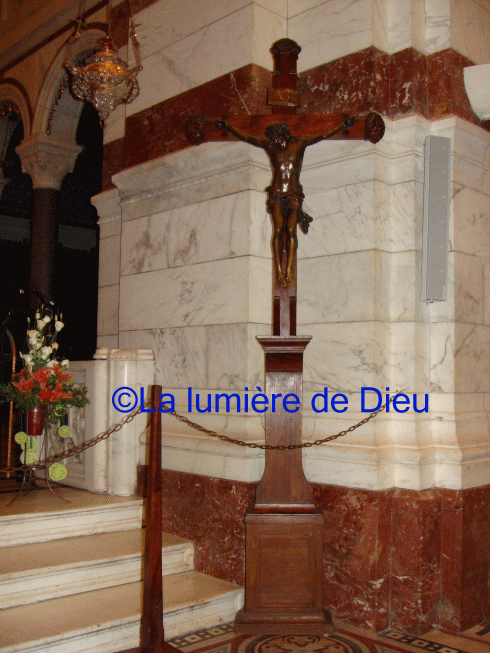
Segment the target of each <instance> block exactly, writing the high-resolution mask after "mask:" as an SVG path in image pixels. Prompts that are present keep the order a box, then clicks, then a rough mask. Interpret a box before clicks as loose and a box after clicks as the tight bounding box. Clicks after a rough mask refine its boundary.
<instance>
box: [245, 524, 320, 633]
mask: <svg viewBox="0 0 490 653" xmlns="http://www.w3.org/2000/svg"><path fill="white" fill-rule="evenodd" d="M245 522H246V537H247V551H246V563H245V564H246V574H247V580H246V584H245V608H244V610H243V611H241V612H240V613H239V614H238V616H237V619H236V621H235V632H237V633H248V634H259V635H260V634H271V635H274V634H281V635H322V634H325V633H329V632H332V629H333V628H332V619H331V617H330V614H329V613H328V612H327V613H324V612H323V611H322V593H321V577H322V526H323V518H322V516H321V515H320V514H295V515H287V514H263V515H255V514H249V515H247V517H246V518H245Z"/></svg>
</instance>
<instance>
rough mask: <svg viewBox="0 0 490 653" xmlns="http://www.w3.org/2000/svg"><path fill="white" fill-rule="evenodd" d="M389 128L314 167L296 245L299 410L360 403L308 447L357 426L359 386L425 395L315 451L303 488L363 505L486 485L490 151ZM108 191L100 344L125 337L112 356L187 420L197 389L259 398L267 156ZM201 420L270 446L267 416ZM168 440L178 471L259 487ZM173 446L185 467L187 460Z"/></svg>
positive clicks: (203, 163) (164, 171)
mask: <svg viewBox="0 0 490 653" xmlns="http://www.w3.org/2000/svg"><path fill="white" fill-rule="evenodd" d="M386 123H387V130H386V136H385V138H384V139H383V141H381V142H380V143H379V144H378V145H376V146H373V145H371V144H369V143H363V142H356V143H354V142H332V143H328V142H324V143H321V144H318V145H315V146H314V147H311V148H309V150H308V151H307V154H306V156H305V162H304V169H303V174H302V181H303V184H304V188H305V194H306V199H305V209H306V210H307V211H308V212H309V213H311V214H312V216H313V217H314V222H313V223H312V226H311V230H310V233H309V234H308V235H307V236H304V235H303V234H302V233H300V234H299V245H300V254H299V265H298V269H299V272H298V274H299V304H298V323H299V326H298V333H299V334H301V335H302V334H304V335H312V336H313V340H312V341H311V343H310V345H309V346H308V347H307V349H306V352H305V370H304V391H305V397H311V395H312V394H313V393H315V392H319V391H321V390H322V389H323V388H324V387H326V386H328V387H329V388H330V389H332V390H333V391H337V392H344V393H347V394H348V396H349V397H350V398H352V411H350V412H349V414H348V415H345V416H335V415H332V414H329V415H314V414H313V413H312V411H311V409H310V410H306V409H305V413H304V436H305V437H307V436H308V434H309V433H310V432H311V433H312V434H313V433H314V437H315V438H316V437H321V435H322V434H323V433H325V434H328V433H332V432H336V431H337V430H340V429H341V428H345V426H349V425H350V424H352V423H354V422H356V421H359V419H361V418H363V417H365V416H366V415H365V414H362V413H360V412H359V409H358V408H357V409H356V400H357V399H356V398H358V397H359V392H360V388H362V387H364V386H372V387H375V388H379V389H380V390H384V388H385V387H389V388H390V389H391V391H392V392H395V391H396V390H400V391H406V392H408V393H413V392H416V393H420V394H424V393H426V392H430V393H431V399H430V401H431V404H430V413H429V414H428V415H425V414H421V415H414V414H413V413H411V414H410V415H397V414H392V413H390V415H389V416H387V415H380V416H379V417H378V418H376V420H373V422H370V423H369V424H367V425H366V426H365V427H363V428H362V429H360V430H359V431H356V432H355V433H353V434H349V436H346V438H345V439H342V440H341V441H336V442H335V443H332V444H331V445H326V446H325V448H323V447H322V448H320V449H316V448H315V449H314V450H313V451H308V453H307V454H306V458H305V461H306V462H305V465H306V469H307V473H308V476H309V478H310V480H315V481H318V482H319V483H332V484H341V485H345V484H349V483H350V484H354V485H356V486H357V487H365V488H371V489H380V488H388V487H392V486H393V485H396V486H398V487H405V488H413V489H420V488H427V487H449V488H455V489H457V488H463V487H471V484H476V485H478V484H485V483H488V482H489V479H488V473H487V472H486V469H488V458H489V442H488V436H487V434H488V432H489V431H488V411H489V410H490V399H489V397H490V387H489V384H490V374H489V372H488V362H487V361H488V360H489V355H490V351H489V345H488V343H489V342H490V337H489V336H490V332H489V329H490V327H489V326H488V323H489V317H488V315H489V313H488V310H487V308H486V303H485V302H484V296H485V288H486V286H485V284H486V285H487V286H488V279H489V278H490V273H489V272H488V265H487V258H488V259H490V256H488V255H487V250H489V249H490V247H489V244H488V242H487V241H488V238H487V235H488V234H487V231H488V229H487V221H488V220H487V218H488V215H487V213H488V201H487V200H488V195H489V194H490V176H489V174H488V166H489V160H488V156H489V154H488V153H489V152H490V148H489V147H488V146H489V144H490V135H489V134H488V133H487V132H485V131H484V130H482V129H480V128H478V127H476V126H474V125H471V124H468V123H467V122H465V121H463V120H461V119H459V118H454V117H452V118H447V119H444V120H440V121H436V122H429V121H427V120H425V119H423V118H420V117H418V116H410V117H407V118H404V119H400V120H397V121H389V120H387V121H386ZM430 133H433V134H439V135H443V136H448V137H450V138H451V140H452V154H453V167H452V184H453V185H452V188H453V201H452V203H451V216H450V218H451V226H450V238H449V244H448V246H449V250H450V254H449V278H448V300H447V301H446V302H441V303H434V304H432V305H426V304H424V303H423V302H421V301H420V249H421V242H422V215H423V205H422V194H423V173H424V170H423V143H424V138H425V136H426V135H428V134H430ZM114 180H115V183H116V185H117V186H118V193H117V194H118V196H120V198H121V199H120V207H119V202H118V201H116V197H115V196H114V194H113V195H112V196H111V197H107V198H106V200H104V197H103V195H104V194H101V196H99V198H97V200H96V201H97V202H99V204H100V205H101V206H102V205H103V204H104V201H105V204H104V206H105V213H104V215H105V216H106V217H105V218H104V217H102V218H101V219H102V220H106V222H102V224H107V226H108V225H109V224H113V226H114V231H106V232H105V233H106V237H105V238H104V241H106V242H105V252H107V253H110V252H112V255H111V256H112V258H113V261H112V263H111V264H109V262H104V265H103V266H102V268H101V271H102V277H101V279H102V280H105V281H106V282H107V284H108V285H106V286H102V287H101V289H100V292H101V297H102V301H101V306H103V307H104V308H103V311H104V314H103V319H102V320H101V331H100V334H101V342H102V343H107V344H108V345H110V344H111V343H113V342H115V338H117V339H118V342H117V345H118V346H120V347H124V348H140V347H148V348H151V349H153V350H154V352H155V357H156V370H157V373H156V379H157V382H158V383H161V384H162V385H163V386H166V387H167V388H174V389H175V392H176V393H177V394H178V395H179V400H178V401H179V402H180V404H181V405H182V403H183V401H184V399H183V393H185V391H186V388H187V387H188V386H194V387H196V388H199V390H200V391H201V392H203V393H204V394H205V393H208V392H211V393H213V392H215V391H216V390H217V389H220V390H232V391H233V390H236V391H238V392H241V391H243V389H244V387H246V386H247V384H250V385H252V384H254V385H255V386H257V385H259V386H260V383H261V381H262V380H263V356H262V352H261V350H260V348H259V347H258V345H257V343H256V341H255V335H266V334H267V333H269V332H270V320H271V315H270V278H271V254H270V249H269V247H270V246H269V241H270V218H269V216H268V215H267V213H266V212H265V193H263V188H264V187H265V186H267V185H268V184H269V183H270V169H269V163H268V161H267V157H266V156H265V155H264V153H263V152H261V151H259V150H257V149H256V148H252V147H250V146H247V145H245V144H243V143H220V144H211V143H209V144H205V145H203V146H200V147H199V148H189V149H188V150H185V151H181V152H178V153H177V154H175V155H172V156H168V157H164V158H162V159H160V160H154V161H151V162H149V163H145V164H142V165H141V166H135V167H134V168H132V169H130V170H126V171H124V172H122V173H119V174H118V175H115V177H114ZM110 192H111V193H112V191H110ZM111 198H112V200H111ZM111 201H112V204H111ZM118 210H119V211H120V213H119V214H118ZM118 215H120V218H118ZM118 219H120V222H119V224H121V221H122V230H121V263H120V275H121V276H120V279H119V282H118V283H115V281H116V269H117V266H118V262H117V243H118V240H117V238H118V237H119V234H118V232H117V228H116V225H117V224H118V222H117V221H118ZM110 220H112V221H113V222H110ZM108 255H109V254H108ZM113 282H114V283H113ZM119 284H120V288H121V302H120V306H119V310H118V295H117V293H118V291H119ZM113 339H114V340H113ZM250 385H249V386H248V387H250ZM177 410H178V408H177ZM196 421H205V422H206V425H210V428H213V429H224V432H226V433H227V434H233V437H236V436H239V434H240V433H242V434H243V437H244V438H248V439H256V440H260V438H261V437H263V430H262V421H261V419H260V418H258V417H257V416H249V417H246V416H232V417H229V416H228V417H227V418H226V419H225V418H224V417H223V416H221V415H218V416H217V415H199V419H198V420H196ZM310 427H311V428H310ZM168 428H169V435H170V436H171V438H172V440H171V445H170V444H169V447H168V452H167V453H168V456H169V460H172V463H171V465H172V469H175V470H176V471H186V472H192V473H199V470H200V469H201V470H206V471H203V472H202V473H205V474H209V475H214V474H217V475H219V474H224V475H225V477H226V478H229V479H232V478H234V476H233V475H234V474H239V479H240V480H244V481H255V480H257V476H258V475H259V474H260V472H259V470H260V464H261V463H260V461H261V460H262V459H261V456H260V455H259V456H257V457H256V455H255V454H254V456H251V457H250V458H248V453H247V454H243V452H240V453H236V454H234V453H233V452H232V451H230V450H229V449H228V448H227V447H228V446H229V445H227V447H224V448H223V446H222V445H217V444H214V443H210V442H208V441H207V440H201V439H200V438H199V437H197V439H196V436H193V435H192V433H190V432H188V431H179V430H176V427H175V425H174V426H171V427H168ZM179 438H182V440H179ZM179 442H181V444H182V451H185V452H186V453H185V455H181V456H180V457H179V453H178V452H179V446H180V445H179ZM141 446H142V447H143V444H142V445H141ZM241 456H244V458H242V457H241ZM228 458H229V460H230V462H227V460H228ZM245 459H246V463H245V462H244V460H245ZM240 461H241V462H240ZM242 464H243V465H242ZM241 465H242V467H241Z"/></svg>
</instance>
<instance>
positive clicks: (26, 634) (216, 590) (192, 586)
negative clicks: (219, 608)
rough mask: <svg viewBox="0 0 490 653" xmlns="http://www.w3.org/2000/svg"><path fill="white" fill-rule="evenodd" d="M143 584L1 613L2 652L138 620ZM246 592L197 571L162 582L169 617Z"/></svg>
mask: <svg viewBox="0 0 490 653" xmlns="http://www.w3.org/2000/svg"><path fill="white" fill-rule="evenodd" d="M141 591H142V584H141V583H128V584H127V585H120V586H118V587H110V588H106V589H101V590H95V591H91V592H84V593H83V594H75V595H72V596H66V597H63V598H57V599H50V600H48V601H41V602H39V603H34V604H29V605H24V606H18V607H14V608H7V609H5V610H2V611H0V651H1V652H3V651H5V652H6V651H15V650H17V647H18V646H20V645H22V644H25V643H26V642H31V641H36V642H39V641H41V640H44V641H46V642H49V641H57V640H60V639H62V638H63V636H66V634H68V633H69V634H70V636H73V635H75V634H76V633H81V632H92V631H96V630H97V629H98V628H99V627H100V626H101V625H102V624H106V625H107V624H112V625H117V624H121V623H124V622H129V621H134V620H138V619H139V616H140V604H141ZM241 591H242V589H241V588H240V587H239V586H237V585H233V584H232V583H229V582H227V581H224V580H220V579H217V578H212V577H211V576H207V575H205V574H202V573H200V572H197V571H185V572H181V573H178V574H172V575H170V576H165V577H164V578H163V594H164V611H165V612H166V613H169V612H173V611H176V610H179V609H185V608H187V607H189V606H196V605H199V604H204V603H210V602H212V601H213V600H214V599H217V598H218V599H219V598H220V597H223V596H224V595H226V594H231V593H233V594H236V593H239V592H241Z"/></svg>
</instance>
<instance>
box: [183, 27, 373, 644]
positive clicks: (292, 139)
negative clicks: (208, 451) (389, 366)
mask: <svg viewBox="0 0 490 653" xmlns="http://www.w3.org/2000/svg"><path fill="white" fill-rule="evenodd" d="M271 51H272V54H273V56H274V73H273V77H272V88H271V89H269V93H268V103H269V104H270V105H271V107H272V113H271V114H267V115H243V116H229V117H227V118H223V117H221V118H206V117H204V116H196V117H194V118H191V119H190V120H189V121H188V123H187V126H186V135H187V138H188V139H189V141H190V142H191V143H193V144H195V145H199V144H200V143H203V142H205V141H224V140H237V139H238V140H242V141H245V142H247V143H250V144H251V145H254V146H256V147H260V148H262V149H264V151H265V152H266V153H267V155H268V156H269V160H270V163H271V168H272V173H273V176H272V184H271V186H270V187H269V188H268V189H267V191H268V193H269V198H268V210H269V213H270V214H271V217H272V223H273V238H272V254H273V275H272V276H273V304H272V315H273V321H272V335H271V336H260V337H257V340H258V341H259V343H260V345H261V346H262V348H263V350H264V353H265V393H266V394H267V396H268V398H269V400H270V399H271V398H272V396H273V395H276V397H284V396H285V395H295V396H296V397H298V398H299V400H300V402H301V399H302V387H303V353H304V350H305V348H306V346H307V345H308V343H309V341H310V340H311V337H310V336H297V335H296V297H297V260H296V259H297V256H296V253H297V235H296V231H297V226H298V224H299V225H300V227H301V228H302V229H303V230H304V231H305V232H306V231H307V230H308V224H309V222H310V221H311V218H310V217H309V216H307V215H306V214H305V213H304V211H303V208H302V204H303V198H304V195H303V190H302V187H301V184H300V174H301V167H302V163H303V155H304V151H305V149H306V147H308V146H309V145H313V144H315V143H318V142H319V141H321V140H326V139H341V140H369V141H370V142H371V143H377V142H378V141H379V140H380V139H381V138H382V137H383V134H384V123H383V120H382V118H381V117H380V116H379V115H378V114H376V113H369V114H368V115H367V116H365V117H349V116H347V115H345V114H341V113H334V114H321V115H314V114H305V113H302V114H297V113H296V110H297V108H298V107H299V106H300V98H299V93H298V91H297V81H298V75H297V59H298V54H299V52H300V51H301V48H300V47H299V45H298V44H297V43H295V42H294V41H292V40H290V39H281V40H280V41H277V42H276V43H274V45H273V46H272V48H271ZM290 408H291V407H290ZM297 408H298V409H297V410H296V411H291V410H286V408H285V407H284V404H282V405H281V404H280V403H279V404H278V405H277V407H276V410H275V412H272V410H271V409H269V410H268V411H267V412H266V415H265V432H266V435H265V440H266V444H267V445H273V446H278V447H281V448H280V449H272V450H270V449H269V450H266V452H265V469H264V475H263V477H262V479H261V481H260V483H259V484H258V486H257V490H256V501H255V506H254V508H253V510H252V511H251V512H250V513H248V514H247V515H246V517H245V524H246V551H245V567H246V579H245V608H244V610H243V611H241V613H239V614H238V616H237V619H236V622H235V631H236V632H239V633H248V634H262V633H263V634H266V633H268V634H291V635H301V634H323V633H326V632H331V630H332V619H331V616H330V613H329V612H328V611H324V610H323V609H322V572H323V567H322V527H323V517H322V514H321V513H320V512H319V510H318V509H317V508H316V507H315V505H314V503H313V494H312V489H311V486H310V484H309V483H308V481H307V479H306V477H305V475H304V471H303V465H302V452H301V449H288V447H289V446H291V445H297V444H301V440H302V437H301V426H302V418H301V406H298V407H297Z"/></svg>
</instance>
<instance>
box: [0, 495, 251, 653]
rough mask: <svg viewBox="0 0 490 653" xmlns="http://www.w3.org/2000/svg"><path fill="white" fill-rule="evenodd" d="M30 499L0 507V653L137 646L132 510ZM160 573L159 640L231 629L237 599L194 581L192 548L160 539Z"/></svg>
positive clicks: (84, 498)
mask: <svg viewBox="0 0 490 653" xmlns="http://www.w3.org/2000/svg"><path fill="white" fill-rule="evenodd" d="M30 495H31V496H29V495H28V496H27V497H21V498H19V499H18V501H17V502H15V503H14V504H13V505H12V506H11V507H6V506H5V503H6V500H4V499H5V497H9V495H3V497H2V503H0V653H14V652H15V653H18V652H21V651H22V652H26V653H27V652H28V653H34V652H36V653H48V652H49V653H114V652H116V651H121V650H124V649H128V648H131V647H134V646H137V645H138V643H139V626H140V605H141V595H142V594H141V592H142V584H141V577H142V556H141V551H142V540H143V536H144V535H143V531H142V529H141V517H142V500H141V499H138V498H133V497H125V498H123V497H109V496H107V495H91V494H88V493H84V492H81V491H79V490H72V489H69V488H63V490H62V496H64V497H66V498H68V499H69V500H70V501H71V503H70V504H68V503H62V502H61V501H60V500H59V499H57V498H56V497H53V495H51V494H50V493H48V492H46V491H45V490H43V491H40V492H31V493H30ZM35 495H36V496H35ZM39 495H42V496H41V497H39ZM48 495H49V496H48ZM10 497H11V495H10ZM10 497H9V499H10ZM36 501H38V504H36ZM39 502H40V503H39ZM162 563H163V574H164V578H163V593H164V626H165V636H166V639H169V638H172V637H176V636H179V635H183V634H186V633H189V632H192V631H194V630H198V629H200V628H206V627H209V626H213V625H216V624H219V623H224V622H226V621H231V620H233V619H234V617H235V614H236V612H237V611H238V609H239V608H240V607H241V604H242V592H243V590H242V589H241V588H240V587H238V586H236V585H232V584H231V583H227V582H225V581H222V580H218V579H216V578H211V577H210V576H206V575H205V574H201V573H199V572H197V571H195V570H194V549H193V544H192V542H189V541H188V540H184V539H182V538H180V537H177V536H175V535H171V534H165V533H164V535H163V548H162Z"/></svg>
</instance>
